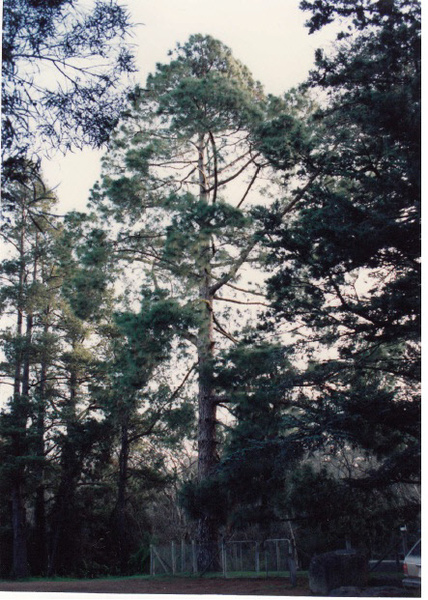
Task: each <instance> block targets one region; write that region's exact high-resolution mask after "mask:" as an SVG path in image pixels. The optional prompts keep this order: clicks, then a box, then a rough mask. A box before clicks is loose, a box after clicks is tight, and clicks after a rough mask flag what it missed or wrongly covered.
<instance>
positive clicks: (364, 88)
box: [264, 1, 420, 490]
mask: <svg viewBox="0 0 428 600" xmlns="http://www.w3.org/2000/svg"><path fill="white" fill-rule="evenodd" d="M302 7H303V8H305V9H310V10H312V12H313V16H312V18H311V19H310V21H309V26H310V28H311V30H313V31H314V30H316V29H318V28H320V27H321V26H322V25H323V24H325V23H328V22H330V21H332V20H333V19H334V18H335V17H336V16H337V15H339V16H345V17H347V19H346V20H345V22H344V23H345V26H346V29H345V30H344V31H342V32H341V33H340V34H339V36H338V37H339V42H338V43H339V45H338V49H337V52H336V53H335V54H334V55H333V56H330V57H328V56H325V55H324V53H322V52H321V51H318V52H317V55H316V70H315V71H314V72H313V73H312V74H311V77H310V80H309V82H308V84H307V85H306V88H309V89H310V90H312V89H313V90H314V91H322V92H323V94H324V100H323V101H322V102H321V107H320V108H319V109H318V110H317V111H315V113H314V115H313V117H312V127H313V141H314V146H313V149H312V150H311V152H310V153H309V157H310V160H307V161H305V162H304V169H305V170H307V172H308V173H309V174H312V175H314V176H315V175H316V179H315V178H314V179H313V182H312V184H311V185H310V186H308V187H307V189H306V190H305V194H304V197H303V201H302V203H301V204H300V210H299V212H298V218H295V219H294V220H293V221H289V222H288V223H283V222H280V220H279V218H278V217H275V215H272V214H269V215H267V217H266V222H267V223H270V225H271V227H272V238H271V242H272V243H271V249H272V251H271V264H272V266H273V268H275V270H276V273H275V275H274V276H273V277H272V278H271V279H270V284H269V287H270V295H271V299H272V308H273V310H272V312H271V316H272V317H273V318H274V319H276V320H277V321H278V322H280V321H281V322H282V323H283V324H284V323H287V324H288V325H289V328H290V331H291V330H292V331H293V332H294V333H295V334H297V338H296V341H295V344H294V349H295V352H296V357H300V358H303V359H304V360H305V362H306V368H304V369H302V370H301V373H300V376H299V377H297V378H296V385H298V386H300V392H299V398H298V405H299V406H300V407H301V408H302V410H303V414H304V415H305V416H301V417H299V418H296V421H295V423H296V427H301V428H302V435H303V433H304V435H306V438H307V441H308V442H310V441H312V444H313V447H321V446H323V445H324V444H327V445H329V444H338V446H340V445H341V444H342V442H343V441H344V440H347V441H348V443H349V444H351V445H355V446H356V447H360V448H363V449H364V450H365V451H367V452H369V453H372V454H373V455H374V456H375V457H376V458H377V461H378V462H377V464H376V465H375V466H374V467H373V469H372V471H371V472H365V473H364V474H360V475H358V476H357V477H355V481H350V482H349V483H350V484H352V485H354V486H358V487H359V488H363V487H366V488H367V489H368V488H376V487H377V488H385V489H389V490H392V488H393V487H394V485H395V484H397V483H409V484H414V483H418V482H419V469H420V403H419V402H420V400H419V379H420V368H419V335H420V331H419V329H420V6H419V3H418V2H400V1H396V2H395V1H392V2H367V3H356V2H348V1H343V2H341V1H337V2H330V1H325V2H314V3H312V2H303V3H302ZM276 135H277V137H279V136H280V130H278V131H277V134H276ZM264 152H265V153H266V155H267V156H268V157H269V158H270V159H271V160H272V161H274V162H275V164H278V161H279V160H280V158H281V150H279V151H278V145H276V146H272V144H270V140H269V138H267V143H266V144H265V145H264ZM276 327H277V325H276ZM351 479H353V478H351Z"/></svg>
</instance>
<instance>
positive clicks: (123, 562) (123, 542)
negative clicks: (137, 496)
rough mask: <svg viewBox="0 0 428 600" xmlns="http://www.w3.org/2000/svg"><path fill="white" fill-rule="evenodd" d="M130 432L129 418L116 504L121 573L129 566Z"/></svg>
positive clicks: (123, 445) (122, 440)
mask: <svg viewBox="0 0 428 600" xmlns="http://www.w3.org/2000/svg"><path fill="white" fill-rule="evenodd" d="M128 459H129V432H128V419H125V422H124V423H123V424H122V434H121V445H120V454H119V478H118V489H117V505H116V515H115V521H116V532H117V541H118V548H119V565H120V572H121V574H125V573H126V572H127V568H128V560H129V550H128V544H127V531H126V485H127V479H128Z"/></svg>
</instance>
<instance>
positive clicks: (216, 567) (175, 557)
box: [150, 538, 296, 584]
mask: <svg viewBox="0 0 428 600" xmlns="http://www.w3.org/2000/svg"><path fill="white" fill-rule="evenodd" d="M203 550H204V548H202V547H201V546H200V545H198V544H197V543H196V542H195V541H192V542H191V543H185V542H184V541H182V542H179V543H176V542H171V544H170V545H163V546H158V545H154V544H152V545H151V547H150V574H151V575H160V574H167V575H179V574H181V575H191V574H196V573H201V572H208V571H209V572H211V571H212V572H221V573H223V576H224V577H228V576H231V575H232V574H238V573H241V574H244V573H248V574H252V573H253V574H256V575H259V576H261V575H266V576H268V575H273V574H279V573H281V574H285V575H288V576H289V577H290V579H291V582H292V583H293V584H294V583H295V581H296V557H295V550H294V546H293V543H292V541H291V540H289V539H287V538H281V539H268V540H264V541H263V542H259V541H254V540H242V541H235V540H232V541H222V542H221V543H219V544H218V546H217V547H216V548H215V549H214V552H212V553H211V554H212V558H211V561H210V563H209V564H206V566H205V567H203V568H201V566H200V564H201V562H200V555H201V553H202V551H203Z"/></svg>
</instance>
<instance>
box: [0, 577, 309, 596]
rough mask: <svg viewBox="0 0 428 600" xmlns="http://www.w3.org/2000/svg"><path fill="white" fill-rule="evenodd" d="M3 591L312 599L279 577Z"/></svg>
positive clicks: (47, 585)
mask: <svg viewBox="0 0 428 600" xmlns="http://www.w3.org/2000/svg"><path fill="white" fill-rule="evenodd" d="M0 591H1V592H69V593H77V592H82V593H91V594H93V593H104V594H185V595H187V594H196V595H201V594H226V595H229V594H230V595H247V596H253V595H254V596H310V591H309V587H308V585H307V580H306V579H302V580H300V579H299V580H298V582H297V586H296V587H294V588H293V587H292V586H291V584H290V582H289V581H288V580H287V579H284V578H280V577H272V578H271V577H269V578H254V579H253V578H251V579H241V578H239V579H238V578H236V579H233V578H231V579H219V578H212V579H210V578H203V579H202V578H201V579H184V578H172V577H171V578H163V577H162V578H159V579H143V578H141V579H139V578H137V577H132V578H124V579H90V580H78V581H77V580H73V581H42V580H40V581H19V582H18V581H0Z"/></svg>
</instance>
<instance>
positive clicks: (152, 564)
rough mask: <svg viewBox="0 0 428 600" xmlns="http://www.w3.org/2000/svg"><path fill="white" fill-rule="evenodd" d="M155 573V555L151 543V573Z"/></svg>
mask: <svg viewBox="0 0 428 600" xmlns="http://www.w3.org/2000/svg"><path fill="white" fill-rule="evenodd" d="M155 574H156V573H155V555H154V552H153V544H150V575H152V576H154V575H155Z"/></svg>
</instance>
